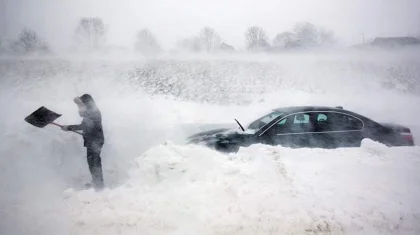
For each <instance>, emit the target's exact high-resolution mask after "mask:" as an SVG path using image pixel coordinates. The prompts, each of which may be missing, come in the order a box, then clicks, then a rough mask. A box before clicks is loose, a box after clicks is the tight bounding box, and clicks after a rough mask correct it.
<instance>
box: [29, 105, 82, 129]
mask: <svg viewBox="0 0 420 235" xmlns="http://www.w3.org/2000/svg"><path fill="white" fill-rule="evenodd" d="M59 117H61V114H58V113H55V112H53V111H51V110H49V109H47V108H45V107H44V106H41V107H40V108H39V109H37V110H35V112H33V113H31V114H30V115H29V116H27V117H26V118H25V121H26V122H27V123H29V124H31V125H33V126H36V127H39V128H43V127H45V126H46V125H48V124H51V125H55V126H58V127H63V126H62V125H60V124H57V123H54V121H55V120H56V119H57V118H59ZM72 132H74V133H77V134H79V135H83V134H82V133H80V132H77V131H72Z"/></svg>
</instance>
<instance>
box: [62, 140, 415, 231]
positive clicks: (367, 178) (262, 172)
mask: <svg viewBox="0 0 420 235" xmlns="http://www.w3.org/2000/svg"><path fill="white" fill-rule="evenodd" d="M419 150H420V147H401V148H388V147H386V146H383V145H381V144H378V143H375V142H372V141H370V140H365V141H364V143H363V146H362V147H361V148H346V149H336V150H325V149H288V148H282V147H272V146H264V145H254V146H251V147H249V148H245V149H241V150H240V152H239V153H237V154H230V155H226V154H221V153H217V152H215V151H212V150H210V149H207V148H204V147H201V146H194V145H191V146H180V145H175V144H172V143H166V144H164V145H160V146H157V147H154V148H152V149H150V150H149V151H147V152H146V153H144V154H143V155H142V156H140V157H139V158H137V159H136V160H135V161H134V163H133V164H132V166H131V170H130V179H129V180H128V181H127V182H126V183H125V184H124V185H122V186H120V187H116V188H114V189H106V190H105V191H103V192H100V193H97V192H94V191H93V190H84V191H75V190H74V189H68V190H67V191H65V192H64V194H63V197H64V200H63V203H64V204H65V205H66V208H67V209H66V210H67V212H68V213H69V220H70V224H69V231H68V232H69V234H104V235H105V234H397V233H398V234H418V233H419V232H420V206H419V205H418V198H419V197H420V188H419V187H418V185H419V184H420V174H419V173H418V169H419V167H420V151H419Z"/></svg>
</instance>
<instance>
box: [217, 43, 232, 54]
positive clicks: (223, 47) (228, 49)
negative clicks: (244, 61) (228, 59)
mask: <svg viewBox="0 0 420 235" xmlns="http://www.w3.org/2000/svg"><path fill="white" fill-rule="evenodd" d="M220 50H221V51H224V52H234V51H235V48H233V46H231V45H229V44H226V43H222V44H221V45H220Z"/></svg>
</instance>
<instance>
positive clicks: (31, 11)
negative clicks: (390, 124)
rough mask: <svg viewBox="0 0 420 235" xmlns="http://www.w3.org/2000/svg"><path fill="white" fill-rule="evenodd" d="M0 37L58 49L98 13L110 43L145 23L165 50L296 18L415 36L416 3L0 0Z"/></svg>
mask: <svg viewBox="0 0 420 235" xmlns="http://www.w3.org/2000/svg"><path fill="white" fill-rule="evenodd" d="M0 4H1V5H0V9H1V10H0V38H6V39H11V38H14V37H16V36H17V34H18V33H19V32H20V31H21V30H22V28H23V27H29V28H32V29H34V30H35V31H37V32H38V33H39V35H40V36H42V37H43V38H45V39H46V40H47V41H48V42H49V43H50V44H51V46H52V47H54V48H55V49H56V50H59V49H64V48H67V47H68V45H69V43H70V39H71V35H72V33H73V30H74V28H75V26H76V24H77V22H78V19H80V18H81V17H86V16H98V17H100V18H102V19H103V20H104V22H105V23H106V24H107V26H108V29H109V33H108V43H110V44H113V45H122V46H131V45H132V43H133V42H134V36H135V33H136V31H137V30H139V29H142V28H149V29H150V30H151V31H152V32H153V33H155V34H156V36H157V37H158V40H159V41H160V43H161V44H162V46H163V47H164V48H165V49H169V48H171V47H173V45H174V43H176V41H177V40H180V39H183V38H186V37H189V36H192V35H194V34H197V33H198V32H199V30H200V28H202V27H203V26H210V27H213V28H215V29H216V30H217V31H218V32H219V33H220V35H221V36H222V38H223V40H224V41H225V42H227V43H229V44H232V45H233V46H235V47H237V48H242V47H244V36H243V35H244V31H245V30H246V28H247V27H249V26H251V25H259V26H261V27H263V28H264V29H265V30H266V31H267V33H268V35H269V37H270V38H271V39H272V38H273V37H274V36H275V34H276V33H278V32H282V31H286V30H289V29H290V28H292V27H293V25H294V24H295V23H297V22H301V21H309V22H311V23H314V24H316V25H319V26H322V27H325V28H327V29H330V30H333V31H334V32H335V35H336V36H337V38H338V39H339V40H340V42H341V43H344V44H354V43H360V42H361V41H362V34H363V35H364V37H365V38H366V39H369V38H374V37H377V36H418V35H420V1H418V0H400V1H395V0H369V1H365V0H351V1H350V0H319V1H313V0H296V1H290V0H278V1H273V0H258V1H257V0H243V1H234V0H223V1H222V0H212V1H203V0H177V1H171V0H154V1H135V0H120V1H110V0H89V1H86V0H73V1H56V0H1V3H0Z"/></svg>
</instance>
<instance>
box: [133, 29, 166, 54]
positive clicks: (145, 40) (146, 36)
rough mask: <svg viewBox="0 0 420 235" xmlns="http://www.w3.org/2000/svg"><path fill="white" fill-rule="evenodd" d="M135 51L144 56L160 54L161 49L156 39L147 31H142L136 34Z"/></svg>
mask: <svg viewBox="0 0 420 235" xmlns="http://www.w3.org/2000/svg"><path fill="white" fill-rule="evenodd" d="M135 46H136V50H137V51H138V52H140V53H142V54H145V55H151V54H156V53H159V52H161V47H160V45H159V43H158V42H157V40H156V37H155V36H154V35H153V34H152V32H150V30H148V29H142V30H140V31H139V32H138V33H137V41H136V45H135Z"/></svg>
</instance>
